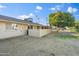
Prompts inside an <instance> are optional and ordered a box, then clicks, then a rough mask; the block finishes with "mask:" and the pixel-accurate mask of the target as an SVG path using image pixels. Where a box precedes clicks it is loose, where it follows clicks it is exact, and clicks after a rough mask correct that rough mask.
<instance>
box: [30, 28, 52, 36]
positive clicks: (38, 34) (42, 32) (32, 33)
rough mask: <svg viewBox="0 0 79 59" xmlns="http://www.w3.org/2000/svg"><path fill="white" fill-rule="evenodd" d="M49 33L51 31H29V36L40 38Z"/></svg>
mask: <svg viewBox="0 0 79 59" xmlns="http://www.w3.org/2000/svg"><path fill="white" fill-rule="evenodd" d="M49 33H51V29H29V36H34V37H42V36H44V35H47V34H49Z"/></svg>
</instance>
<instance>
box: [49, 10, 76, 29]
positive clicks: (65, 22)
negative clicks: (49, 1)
mask: <svg viewBox="0 0 79 59" xmlns="http://www.w3.org/2000/svg"><path fill="white" fill-rule="evenodd" d="M74 22H75V18H74V16H73V15H72V14H70V13H68V12H60V11H59V12H55V13H51V14H50V15H49V24H50V26H52V25H53V26H57V27H60V28H64V27H66V26H67V27H72V26H73V25H74Z"/></svg>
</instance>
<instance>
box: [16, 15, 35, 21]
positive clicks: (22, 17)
mask: <svg viewBox="0 0 79 59" xmlns="http://www.w3.org/2000/svg"><path fill="white" fill-rule="evenodd" d="M33 16H34V14H33V13H30V14H28V15H20V16H18V17H17V18H18V19H22V20H24V18H29V17H33Z"/></svg>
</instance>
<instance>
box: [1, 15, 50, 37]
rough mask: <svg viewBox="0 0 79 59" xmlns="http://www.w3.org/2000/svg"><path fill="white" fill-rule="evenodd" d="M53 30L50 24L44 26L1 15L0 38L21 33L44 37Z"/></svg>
mask: <svg viewBox="0 0 79 59" xmlns="http://www.w3.org/2000/svg"><path fill="white" fill-rule="evenodd" d="M50 32H51V29H50V26H44V25H41V24H38V23H33V22H32V21H28V19H27V20H21V19H16V18H13V17H8V16H3V15H0V38H9V37H15V36H20V35H29V36H35V37H42V36H44V35H46V34H48V33H50Z"/></svg>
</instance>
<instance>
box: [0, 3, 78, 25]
mask: <svg viewBox="0 0 79 59" xmlns="http://www.w3.org/2000/svg"><path fill="white" fill-rule="evenodd" d="M58 10H59V11H64V12H70V13H72V14H73V15H74V16H75V18H76V19H77V20H79V4H78V3H1V4H0V14H1V15H6V16H11V17H15V18H20V19H24V18H28V17H32V18H33V21H34V22H38V23H41V24H47V23H48V21H47V20H48V19H47V18H48V15H49V14H50V13H54V12H56V11H58ZM38 18H39V20H37V19H38Z"/></svg>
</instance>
